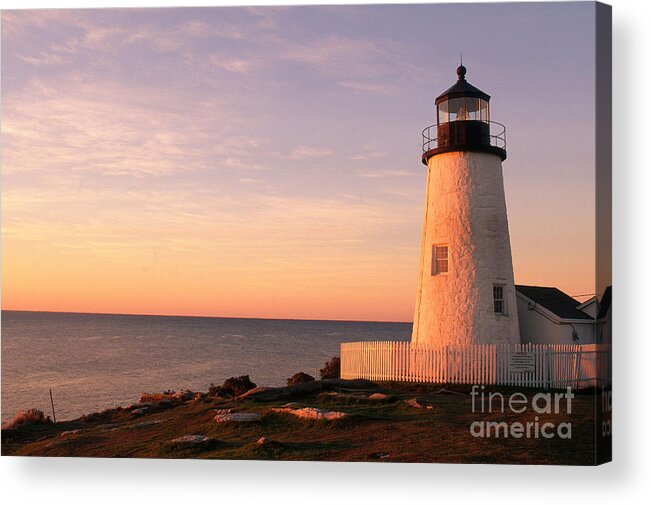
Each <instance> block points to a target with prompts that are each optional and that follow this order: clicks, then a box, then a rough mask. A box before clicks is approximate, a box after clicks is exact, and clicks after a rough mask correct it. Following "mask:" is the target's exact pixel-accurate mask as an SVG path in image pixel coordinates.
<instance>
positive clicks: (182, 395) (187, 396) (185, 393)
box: [172, 389, 195, 402]
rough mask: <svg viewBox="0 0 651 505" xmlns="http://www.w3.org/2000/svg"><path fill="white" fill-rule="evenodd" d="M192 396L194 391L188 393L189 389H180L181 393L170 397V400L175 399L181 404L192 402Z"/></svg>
mask: <svg viewBox="0 0 651 505" xmlns="http://www.w3.org/2000/svg"><path fill="white" fill-rule="evenodd" d="M194 394H195V393H194V391H190V390H189V389H182V390H181V391H177V392H175V393H174V394H173V395H172V398H176V399H177V400H181V401H182V402H187V401H188V400H192V399H193V398H194Z"/></svg>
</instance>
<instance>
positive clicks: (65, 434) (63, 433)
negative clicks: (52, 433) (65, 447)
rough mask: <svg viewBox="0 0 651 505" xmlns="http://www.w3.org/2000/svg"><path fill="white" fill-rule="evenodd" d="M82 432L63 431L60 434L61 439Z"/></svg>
mask: <svg viewBox="0 0 651 505" xmlns="http://www.w3.org/2000/svg"><path fill="white" fill-rule="evenodd" d="M80 431H81V430H68V431H62V432H61V433H59V436H60V437H66V436H68V435H75V434H76V433H79V432H80Z"/></svg>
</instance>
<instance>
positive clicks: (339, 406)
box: [2, 383, 595, 465]
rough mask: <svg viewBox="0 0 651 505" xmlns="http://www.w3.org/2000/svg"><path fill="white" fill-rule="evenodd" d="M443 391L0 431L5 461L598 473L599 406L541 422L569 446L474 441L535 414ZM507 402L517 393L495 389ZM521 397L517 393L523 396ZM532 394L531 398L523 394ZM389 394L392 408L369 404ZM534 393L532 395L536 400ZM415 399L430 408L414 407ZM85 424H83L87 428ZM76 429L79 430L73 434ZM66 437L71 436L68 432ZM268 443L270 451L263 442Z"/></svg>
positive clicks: (319, 397)
mask: <svg viewBox="0 0 651 505" xmlns="http://www.w3.org/2000/svg"><path fill="white" fill-rule="evenodd" d="M445 387H446V389H448V390H453V391H455V392H456V393H458V394H449V393H448V392H446V391H443V392H441V389H442V386H441V385H431V384H428V385H424V384H400V383H381V384H377V387H376V388H373V389H372V390H368V391H349V390H341V391H339V392H338V394H327V393H313V394H306V395H303V396H302V397H299V398H294V399H292V400H293V401H295V402H296V403H297V404H298V405H300V406H308V407H319V408H324V409H328V410H336V411H341V412H346V413H347V414H349V416H348V417H346V418H344V419H340V420H335V421H321V420H304V419H298V418H296V417H295V416H292V415H290V414H287V413H279V412H273V411H272V408H274V407H279V406H281V405H283V404H285V403H287V400H283V401H272V402H259V401H256V400H254V399H249V398H247V399H244V400H240V401H238V400H217V399H213V398H204V399H201V400H199V401H186V402H180V403H179V404H177V405H171V406H168V407H166V408H161V409H158V410H155V411H153V412H151V413H149V412H148V413H146V414H145V415H143V416H139V417H137V418H136V417H134V416H133V415H132V414H131V413H130V412H129V410H128V409H117V410H112V411H107V412H108V414H106V415H103V414H102V413H100V414H99V415H97V416H85V417H84V418H80V419H78V420H74V421H65V422H61V423H57V424H56V425H55V424H34V425H19V426H16V427H13V428H11V429H3V431H2V453H3V455H33V456H86V457H142V458H215V459H269V460H314V461H382V462H446V463H523V464H565V465H579V464H593V463H594V459H595V456H594V454H595V433H594V430H595V423H594V419H593V416H594V397H593V396H592V395H590V394H577V395H576V397H575V399H574V401H573V405H572V406H573V410H572V414H569V415H568V414H564V413H561V414H550V415H547V414H542V415H539V416H538V417H539V420H540V422H541V423H543V422H547V421H551V422H554V423H559V422H571V423H572V439H570V440H564V439H560V438H558V437H555V438H552V439H543V438H537V439H535V438H532V439H526V438H522V439H513V438H506V439H504V438H500V439H495V438H474V437H472V436H471V434H470V431H469V426H470V424H471V423H472V422H473V421H476V420H478V419H481V420H488V421H506V422H508V423H512V422H527V421H531V420H532V419H533V416H534V413H533V412H531V411H527V412H524V413H522V414H514V413H511V412H506V413H504V414H502V413H492V414H486V415H481V416H479V417H478V415H477V414H473V413H472V412H471V406H470V405H471V404H470V395H469V394H468V393H469V391H470V389H469V388H468V387H465V386H445ZM491 390H492V391H500V392H503V393H504V394H505V395H506V394H510V392H515V391H516V390H515V389H513V388H511V389H509V388H497V387H493V388H491ZM517 391H520V389H518V390H517ZM522 391H526V390H522ZM373 392H383V393H386V394H388V395H390V398H388V399H386V400H369V399H368V398H367V396H368V394H370V393H373ZM533 394H535V391H529V392H527V396H529V397H531V396H532V395H533ZM414 397H415V398H417V399H418V401H419V403H421V404H422V405H424V406H429V407H430V408H421V409H418V408H414V407H411V406H408V405H407V404H405V402H404V400H406V399H410V398H414ZM216 408H233V409H234V410H235V411H236V412H257V413H260V414H261V415H262V417H261V418H260V420H259V421H255V422H250V423H225V424H220V423H216V422H215V421H214V420H213V418H214V415H215V412H214V410H215V409H216ZM82 419H85V421H84V420H82ZM75 430H79V431H75ZM66 432H67V433H66ZM183 435H205V436H208V437H210V438H211V439H212V442H210V443H208V444H205V445H200V446H193V445H191V444H186V443H173V442H171V441H172V440H173V439H175V438H177V437H180V436H183ZM261 437H265V438H266V439H267V442H266V443H265V444H258V443H257V442H258V440H259V439H260V438H261Z"/></svg>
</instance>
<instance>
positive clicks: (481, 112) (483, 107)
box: [437, 96, 490, 125]
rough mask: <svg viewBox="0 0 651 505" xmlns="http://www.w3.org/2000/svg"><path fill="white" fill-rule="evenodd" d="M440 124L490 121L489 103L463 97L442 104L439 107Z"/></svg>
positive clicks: (479, 99)
mask: <svg viewBox="0 0 651 505" xmlns="http://www.w3.org/2000/svg"><path fill="white" fill-rule="evenodd" d="M437 109H438V124H439V125H440V124H443V123H449V122H452V121H483V122H484V123H488V122H489V121H490V110H489V108H488V101H486V100H483V99H481V98H473V97H470V96H462V97H459V98H450V99H448V100H445V101H444V102H441V103H440V104H439V105H438V107H437Z"/></svg>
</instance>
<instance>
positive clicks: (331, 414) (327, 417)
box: [271, 407, 348, 421]
mask: <svg viewBox="0 0 651 505" xmlns="http://www.w3.org/2000/svg"><path fill="white" fill-rule="evenodd" d="M271 410H272V411H273V412H282V413H285V414H291V415H293V416H296V417H299V418H301V419H320V420H324V421H333V420H335V419H343V418H344V417H348V414H346V413H345V412H335V411H332V410H323V409H317V408H315V407H303V408H299V409H294V408H291V407H284V408H283V407H279V408H273V409H271Z"/></svg>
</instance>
